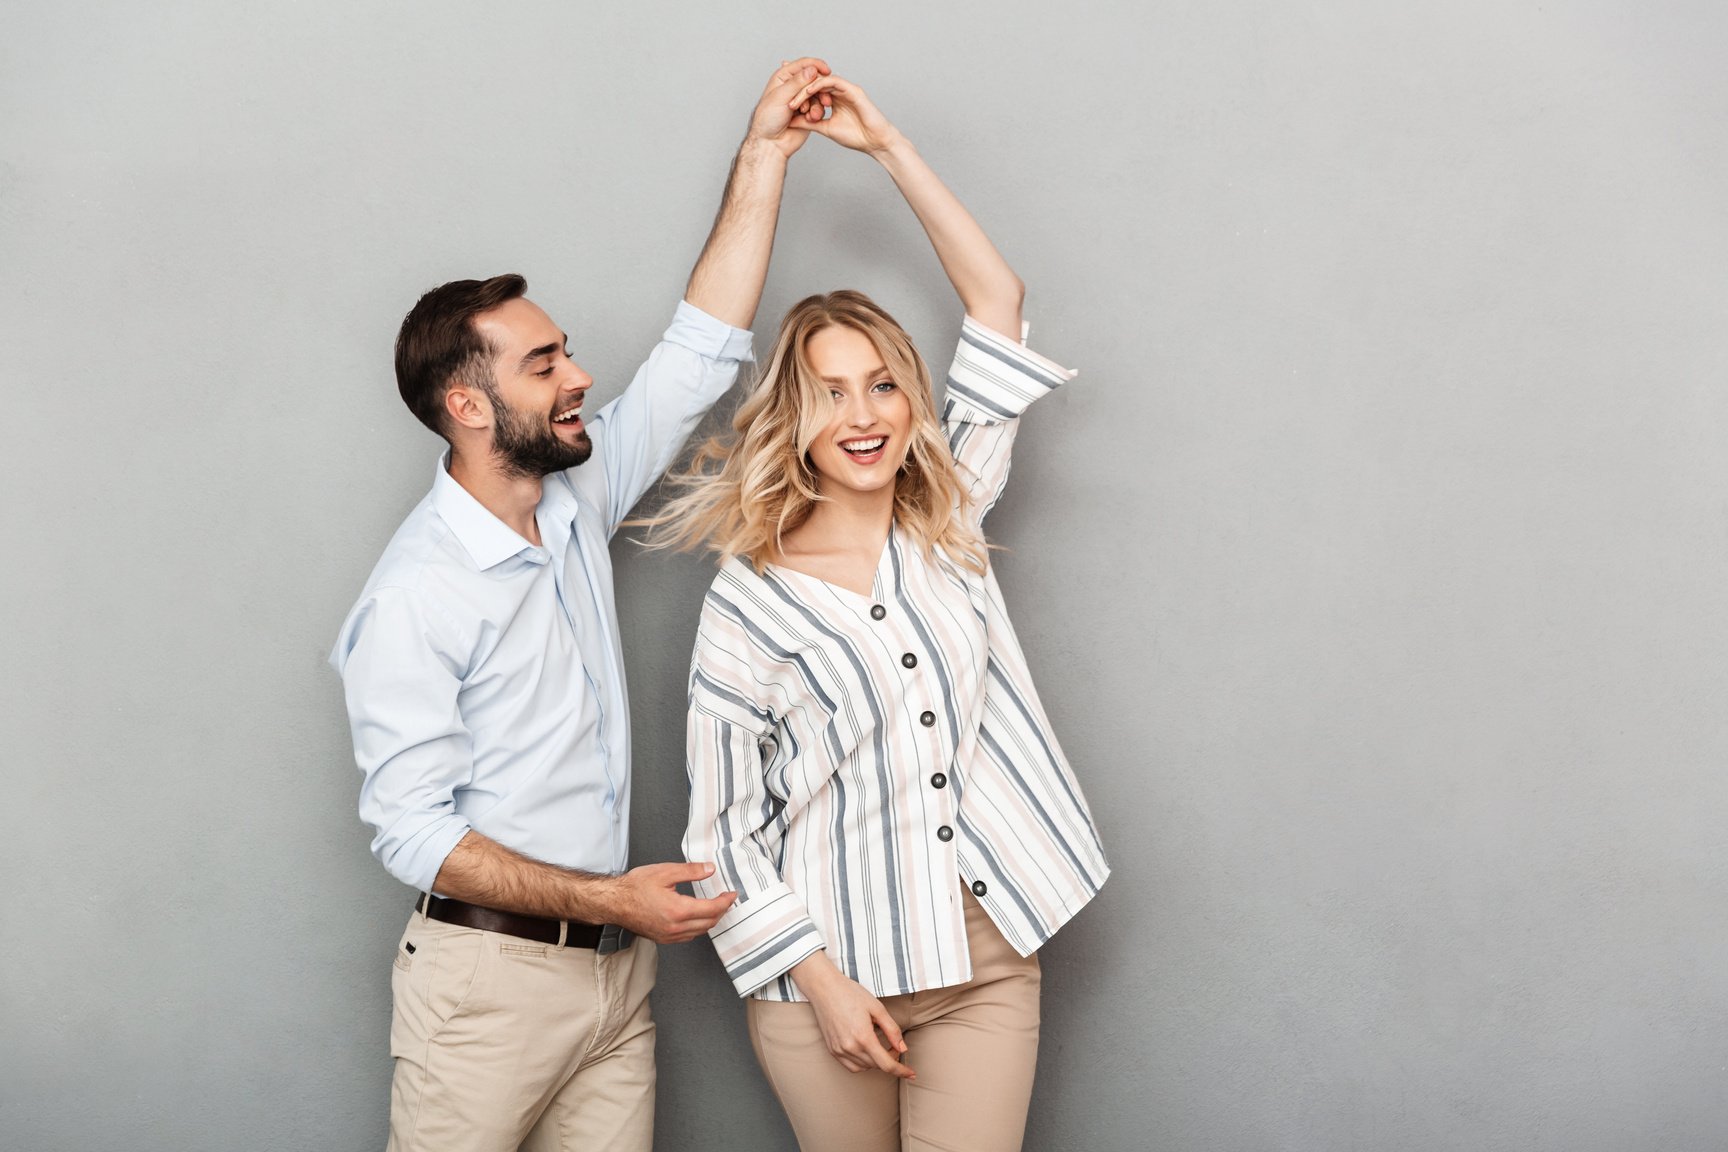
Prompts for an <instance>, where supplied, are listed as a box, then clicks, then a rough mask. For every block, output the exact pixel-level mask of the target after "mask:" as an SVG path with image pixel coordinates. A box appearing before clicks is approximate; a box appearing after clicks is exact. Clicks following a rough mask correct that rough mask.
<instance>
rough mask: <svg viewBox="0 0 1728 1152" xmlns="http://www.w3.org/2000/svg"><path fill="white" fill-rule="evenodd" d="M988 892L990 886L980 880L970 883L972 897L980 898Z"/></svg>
mask: <svg viewBox="0 0 1728 1152" xmlns="http://www.w3.org/2000/svg"><path fill="white" fill-rule="evenodd" d="M988 891H990V885H988V884H986V883H984V881H982V880H974V881H972V895H974V896H982V895H984V893H986V892H988Z"/></svg>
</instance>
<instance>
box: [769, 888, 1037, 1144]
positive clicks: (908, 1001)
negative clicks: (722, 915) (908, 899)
mask: <svg viewBox="0 0 1728 1152" xmlns="http://www.w3.org/2000/svg"><path fill="white" fill-rule="evenodd" d="M966 941H967V945H968V946H969V947H970V949H971V951H972V979H971V980H970V981H968V982H967V983H965V984H959V985H956V986H955V987H952V988H938V989H935V990H934V991H930V992H914V993H912V994H910V995H906V996H888V997H884V998H883V1000H882V1003H883V1005H884V1006H885V1007H886V1008H887V1009H888V1012H889V1013H890V1014H891V1015H892V1016H893V1017H894V1021H895V1023H897V1024H898V1025H899V1026H900V1029H901V1032H902V1033H903V1035H904V1036H905V1038H906V1047H907V1052H906V1055H905V1057H904V1060H905V1062H906V1063H907V1064H910V1065H911V1066H912V1067H913V1068H914V1069H915V1070H916V1071H917V1073H918V1076H917V1079H915V1080H901V1079H898V1078H896V1077H893V1076H890V1075H888V1073H886V1072H878V1071H869V1072H848V1071H847V1070H846V1069H845V1068H843V1067H841V1065H840V1063H839V1061H837V1060H835V1059H834V1057H833V1056H832V1055H831V1054H830V1053H829V1052H828V1047H827V1045H826V1044H824V1043H823V1042H822V1030H821V1028H820V1027H818V1026H817V1023H816V1012H815V1009H813V1008H812V1007H811V1006H810V1005H808V1004H781V1003H772V1002H769V1001H764V1000H749V1001H746V1003H745V1015H746V1018H747V1019H748V1021H749V1025H750V1043H751V1045H752V1046H753V1047H754V1048H755V1049H756V1059H757V1061H758V1062H760V1063H761V1065H762V1071H763V1072H764V1073H765V1074H766V1075H767V1077H768V1084H769V1086H770V1087H771V1088H773V1090H774V1094H775V1095H776V1096H778V1097H779V1098H780V1105H781V1107H783V1108H784V1109H786V1116H787V1118H788V1119H789V1120H791V1122H792V1130H793V1131H794V1132H796V1133H797V1135H798V1145H799V1147H800V1148H802V1149H803V1150H804V1152H893V1150H900V1149H905V1150H907V1152H912V1150H918V1152H923V1150H926V1149H928V1150H937V1149H940V1150H942V1152H962V1150H964V1152H1018V1149H1019V1147H1020V1141H1021V1137H1022V1136H1023V1134H1024V1132H1025V1128H1026V1105H1027V1101H1029V1100H1030V1099H1031V1096H1032V1073H1033V1070H1034V1067H1035V1066H1036V1064H1037V1062H1038V985H1039V978H1040V977H1039V972H1038V957H1037V955H1036V954H1034V955H1032V956H1026V957H1022V956H1020V955H1019V954H1018V953H1016V952H1015V951H1014V949H1013V948H1011V947H1010V946H1009V944H1008V942H1007V941H1006V940H1004V939H1003V938H1002V934H1001V933H1000V932H998V931H997V930H996V926H995V925H994V924H992V923H991V922H990V918H989V916H987V915H986V914H985V912H984V910H983V909H982V908H980V907H979V906H978V903H977V901H975V900H973V899H972V895H971V893H970V892H968V893H967V894H966Z"/></svg>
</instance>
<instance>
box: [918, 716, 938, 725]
mask: <svg viewBox="0 0 1728 1152" xmlns="http://www.w3.org/2000/svg"><path fill="white" fill-rule="evenodd" d="M918 723H920V724H922V725H924V727H926V728H934V727H936V713H934V712H926V713H924V714H923V715H922V716H920V717H918Z"/></svg>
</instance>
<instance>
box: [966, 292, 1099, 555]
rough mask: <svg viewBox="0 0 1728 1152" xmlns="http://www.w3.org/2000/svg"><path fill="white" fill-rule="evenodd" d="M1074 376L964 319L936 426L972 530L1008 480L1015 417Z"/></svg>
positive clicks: (1036, 354) (1017, 418)
mask: <svg viewBox="0 0 1728 1152" xmlns="http://www.w3.org/2000/svg"><path fill="white" fill-rule="evenodd" d="M1075 375H1076V373H1075V372H1074V371H1073V370H1072V369H1069V368H1064V367H1062V366H1061V365H1059V364H1057V363H1056V362H1055V361H1054V360H1049V359H1046V358H1045V357H1043V356H1040V355H1038V353H1036V352H1034V351H1032V350H1031V349H1030V348H1027V347H1026V346H1025V344H1023V343H1018V342H1015V341H1012V340H1009V339H1008V337H1006V336H1004V335H1002V334H1001V333H999V332H994V331H992V330H990V329H989V328H986V327H984V325H982V324H980V323H978V321H976V320H974V319H972V317H970V316H968V317H966V319H965V322H964V323H963V324H962V325H961V327H960V346H959V347H958V348H956V349H955V351H954V364H953V366H952V367H950V368H949V369H948V397H947V401H946V403H945V404H944V405H943V409H942V426H943V428H944V430H946V431H947V433H948V447H949V448H950V449H951V450H952V451H953V453H954V460H955V462H956V463H957V464H959V465H960V476H961V481H962V482H963V483H964V484H965V485H966V487H967V494H968V495H969V496H970V497H971V503H970V505H969V508H970V511H969V514H968V515H969V518H970V520H971V522H972V524H973V526H974V527H976V526H977V525H979V524H981V523H983V520H984V516H985V514H986V513H987V512H989V511H990V509H991V508H992V507H994V506H995V504H996V501H997V499H998V498H999V497H1001V495H1002V487H1003V485H1005V484H1006V483H1007V482H1008V458H1009V455H1010V453H1011V450H1012V448H1013V446H1014V434H1015V431H1016V430H1017V429H1018V428H1019V424H1020V414H1021V413H1022V412H1024V411H1026V409H1027V408H1029V407H1031V405H1032V402H1033V401H1034V400H1037V399H1038V398H1039V397H1041V396H1048V395H1049V394H1050V393H1052V392H1054V391H1055V390H1056V389H1057V388H1059V387H1061V386H1062V385H1063V384H1065V383H1067V382H1068V381H1069V380H1072V379H1073V378H1074V377H1075Z"/></svg>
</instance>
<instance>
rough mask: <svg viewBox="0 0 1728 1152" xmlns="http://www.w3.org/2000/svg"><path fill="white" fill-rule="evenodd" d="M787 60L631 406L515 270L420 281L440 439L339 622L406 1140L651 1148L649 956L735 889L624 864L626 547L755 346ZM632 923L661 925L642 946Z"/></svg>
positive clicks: (394, 1120)
mask: <svg viewBox="0 0 1728 1152" xmlns="http://www.w3.org/2000/svg"><path fill="white" fill-rule="evenodd" d="M828 71H829V69H828V66H827V65H826V64H824V63H823V62H822V61H820V60H816V59H813V58H805V59H802V60H796V61H792V62H790V63H788V64H784V65H782V67H781V68H780V70H779V71H777V72H776V73H775V74H774V76H773V78H772V79H771V80H770V81H769V83H768V86H767V89H766V90H765V91H764V93H763V95H762V98H761V101H760V102H759V103H758V104H757V106H756V110H755V112H754V113H753V115H752V117H751V121H750V128H749V131H748V133H747V134H746V136H745V139H744V143H743V144H742V145H741V146H740V147H739V150H738V155H737V157H736V159H735V160H734V162H733V165H732V172H731V176H730V177H729V179H728V181H727V185H726V192H725V195H724V197H723V199H722V203H721V207H720V213H719V215H718V217H717V218H716V220H715V223H714V228H713V231H712V233H711V234H710V235H709V237H708V243H707V245H706V246H705V247H704V249H703V251H702V255H701V258H700V259H699V260H698V261H697V263H696V267H695V269H694V271H693V272H692V273H691V276H690V283H689V286H688V288H687V290H686V292H685V300H684V302H683V303H681V304H680V305H679V307H678V311H677V313H676V315H675V316H674V318H673V321H672V326H671V327H670V328H669V329H667V332H666V335H665V336H664V338H663V339H662V340H661V342H660V344H659V345H658V346H657V347H656V348H655V349H654V351H653V353H652V354H651V355H650V356H649V359H648V361H647V363H646V364H644V365H643V366H642V368H641V370H640V371H639V372H638V374H637V376H636V379H635V381H634V382H633V383H632V384H631V385H630V387H629V389H627V390H626V391H625V392H624V394H623V395H621V396H620V397H619V398H618V399H616V400H614V401H613V402H612V403H610V404H608V405H607V406H606V407H604V408H602V409H601V410H600V411H599V412H597V413H595V414H593V416H591V417H588V418H586V419H585V413H584V410H583V399H584V397H585V395H586V393H587V391H588V388H589V386H590V385H591V384H592V383H593V381H592V379H591V378H590V377H589V376H588V375H587V373H585V372H584V371H583V370H582V369H581V368H580V367H578V366H577V364H576V362H575V361H574V360H573V359H571V356H570V352H569V349H568V347H567V340H566V337H565V335H564V333H563V332H562V331H561V330H560V329H559V327H558V326H557V325H556V324H555V323H553V321H552V320H551V318H550V317H548V316H547V315H546V313H544V312H542V311H541V310H540V309H539V308H538V307H536V306H535V305H534V304H533V303H531V302H530V301H529V300H528V299H527V298H526V297H525V296H524V295H523V293H524V291H525V290H526V284H525V283H524V281H523V280H522V278H521V277H519V276H499V277H494V278H492V279H490V280H485V281H474V280H461V281H455V282H452V283H450V284H446V285H444V286H442V287H440V288H436V289H434V290H432V291H431V292H429V293H427V294H426V295H425V296H424V297H423V298H422V299H421V300H420V302H419V303H418V304H416V305H415V307H414V309H413V310H412V311H411V312H410V313H409V314H408V316H407V318H406V319H405V320H404V321H403V323H402V331H401V333H400V335H399V337H398V339H397V346H396V373H397V382H398V385H399V387H400V389H401V392H402V397H403V399H404V401H406V402H407V404H408V407H409V408H410V409H411V410H412V411H413V412H414V414H415V415H416V416H417V417H419V418H420V420H421V421H422V422H423V423H425V424H426V425H427V426H428V427H430V428H431V429H432V430H433V431H434V432H437V433H438V434H439V435H440V436H442V437H443V438H444V439H445V440H446V441H447V442H448V443H449V451H448V453H447V454H446V455H445V457H444V458H443V460H441V461H440V463H439V467H438V469H437V473H436V476H435V478H434V481H433V485H432V491H431V492H430V494H428V495H427V497H426V498H425V499H424V500H422V501H421V503H420V504H419V506H418V507H416V508H415V509H414V511H413V512H411V513H410V514H409V516H408V518H407V520H406V521H404V523H403V524H402V526H401V528H400V529H398V530H397V532H396V535H395V537H394V538H393V539H392V540H391V541H390V544H389V546H388V547H386V549H385V551H384V555H383V557H382V558H381V559H380V560H379V562H378V566H377V568H376V569H375V570H374V571H373V573H372V576H371V578H370V579H369V580H368V581H367V584H366V588H365V590H364V591H363V592H362V593H361V596H360V599H359V601H358V602H357V603H356V604H355V606H354V609H353V611H352V612H350V614H349V616H348V619H347V621H346V622H345V623H344V624H343V626H342V631H341V634H340V636H339V638H338V640H337V643H336V648H335V651H334V652H333V653H332V655H331V663H332V664H334V665H335V667H336V669H337V670H338V671H339V672H340V673H341V674H342V678H343V681H344V684H345V687H346V694H347V702H348V713H349V718H350V721H351V724H352V727H353V735H354V752H355V759H356V761H357V762H358V764H359V766H360V769H361V771H362V772H363V773H364V774H365V780H364V783H363V784H362V786H361V791H360V814H361V817H362V818H363V819H364V820H365V821H366V822H367V823H368V824H370V825H371V826H372V827H373V829H374V830H375V831H376V836H375V838H374V839H373V841H372V851H373V853H374V855H376V856H377V857H378V859H379V860H380V862H382V863H383V864H384V866H385V867H386V868H387V869H389V870H390V872H391V874H392V875H394V876H396V877H398V878H399V879H401V880H403V881H404V882H406V883H408V884H410V885H412V886H413V887H415V888H417V889H419V890H420V891H421V892H422V895H421V897H420V899H419V901H418V902H417V903H416V906H415V911H414V913H413V915H412V916H411V917H410V919H409V923H408V928H407V930H406V931H405V932H404V933H403V936H402V942H401V945H400V947H399V948H398V950H397V953H396V959H395V971H394V973H393V975H392V990H393V995H394V1004H395V1012H394V1018H393V1021H392V1024H391V1032H390V1052H391V1055H392V1056H393V1057H394V1058H395V1074H394V1079H393V1082H392V1086H391V1102H390V1148H392V1149H397V1150H401V1152H407V1150H409V1149H438V1150H440V1152H444V1150H448V1149H456V1148H463V1149H469V1148H472V1149H497V1150H505V1149H515V1148H517V1147H518V1146H525V1147H528V1148H532V1149H542V1148H544V1149H553V1148H576V1147H579V1146H580V1147H583V1148H605V1149H643V1150H646V1149H648V1148H649V1146H650V1145H651V1143H652V1139H653V1120H654V1024H653V1021H652V1019H651V1017H650V1015H649V1010H648V992H649V989H650V988H651V987H652V985H653V982H654V972H655V966H656V957H655V952H654V944H653V943H651V941H652V942H658V943H678V942H682V941H685V940H689V939H691V938H693V937H695V936H698V935H700V934H702V933H703V932H706V931H707V930H708V929H709V928H710V927H711V926H712V925H713V924H714V923H715V921H716V919H717V918H718V917H719V916H720V914H721V913H722V912H723V911H724V910H725V909H726V908H727V907H728V906H729V905H730V904H731V902H732V900H733V895H732V894H731V893H723V894H722V895H720V896H719V897H717V898H715V899H711V900H697V899H694V898H692V897H689V896H685V895H682V894H681V893H680V892H679V891H678V890H677V887H676V885H677V884H679V883H681V882H685V881H692V880H698V879H702V878H704V877H706V876H708V875H709V874H710V873H712V871H713V868H712V867H711V866H710V865H708V864H651V865H647V866H645V867H639V868H635V869H630V870H626V869H627V860H628V830H629V798H630V733H629V728H628V719H629V710H628V706H627V704H626V700H625V692H624V663H623V659H622V656H621V654H620V652H619V645H618V621H617V615H616V611H615V609H614V604H613V591H612V567H611V562H610V559H609V557H608V555H607V550H606V544H607V540H608V538H609V537H610V536H611V534H612V532H613V531H614V530H615V529H616V528H617V526H618V524H619V522H620V521H621V520H622V519H623V518H624V516H625V515H626V514H627V513H628V512H629V510H630V507H631V506H632V505H633V504H635V502H636V501H637V499H638V498H639V497H640V496H641V495H642V493H643V492H644V491H645V490H646V489H647V488H648V487H649V485H651V484H652V483H653V482H654V480H655V479H656V478H657V477H658V476H659V475H660V473H661V472H662V471H663V470H664V469H665V468H666V467H667V465H668V464H670V463H671V461H672V459H673V457H674V456H675V455H676V453H677V451H678V448H679V446H680V445H681V444H682V443H683V441H684V439H685V437H686V436H688V435H689V433H690V430H691V429H692V428H693V427H694V426H695V424H696V423H697V421H698V420H700V418H701V416H702V414H703V412H705V411H706V410H707V408H708V407H709V406H710V405H711V404H713V402H714V401H715V400H716V399H717V398H718V397H719V396H720V394H721V393H723V392H724V391H725V390H726V389H727V388H728V387H730V385H731V383H732V381H733V380H734V378H735V377H736V375H737V372H738V365H739V362H740V361H743V360H748V359H750V358H751V354H750V333H749V332H748V331H745V329H747V328H748V327H749V325H750V322H751V320H752V318H753V317H754V315H755V311H756V305H757V303H758V301H759V299H760V297H761V293H762V284H763V280H764V279H765V277H766V275H767V269H768V257H769V252H770V249H771V247H772V244H773V238H774V229H775V224H776V221H777V218H778V215H779V206H780V193H781V188H782V186H783V183H784V179H785V172H786V163H787V160H788V159H789V158H790V157H791V155H792V154H793V153H794V152H796V151H797V150H798V148H799V146H800V145H802V143H803V142H804V140H805V139H806V137H807V135H808V133H807V132H806V131H805V129H804V128H803V127H802V125H803V124H804V123H806V122H807V121H809V120H816V119H820V118H821V115H822V110H821V108H820V107H819V106H817V105H815V104H812V103H808V102H806V103H803V104H800V105H798V106H797V107H796V108H794V107H793V106H792V105H793V104H795V103H796V101H797V98H798V95H799V91H800V89H801V87H802V86H803V85H804V84H805V83H806V82H807V81H809V80H812V79H814V78H815V77H816V76H818V75H824V74H827V73H828ZM638 937H640V938H638Z"/></svg>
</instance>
